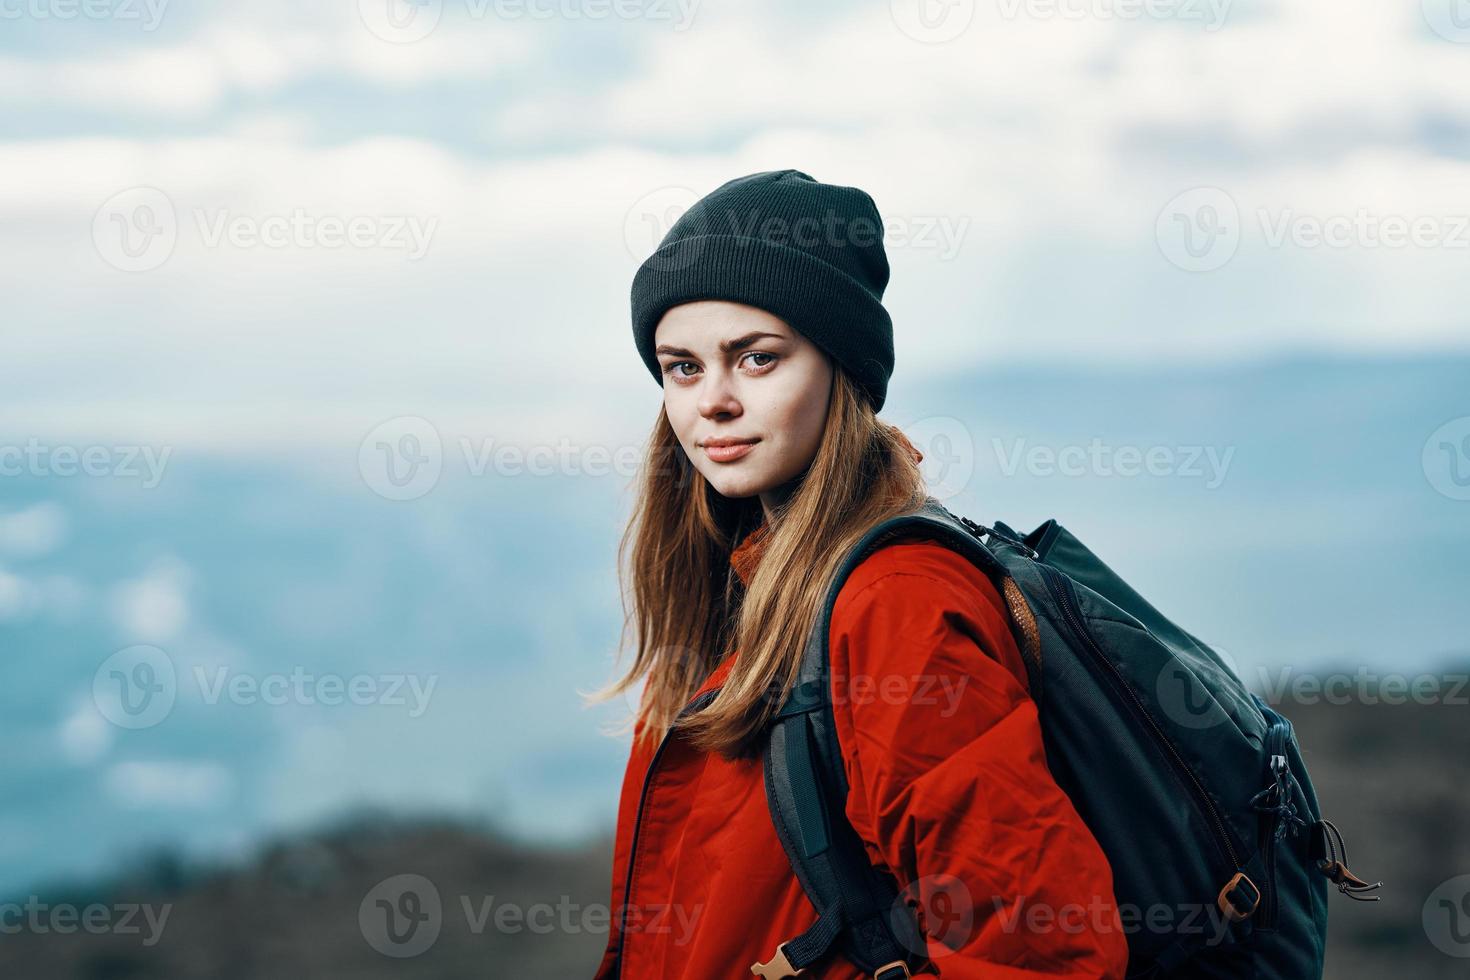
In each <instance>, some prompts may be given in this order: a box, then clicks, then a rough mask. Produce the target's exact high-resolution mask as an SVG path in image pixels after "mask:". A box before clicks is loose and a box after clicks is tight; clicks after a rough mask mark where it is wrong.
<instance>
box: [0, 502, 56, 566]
mask: <svg viewBox="0 0 1470 980" xmlns="http://www.w3.org/2000/svg"><path fill="white" fill-rule="evenodd" d="M66 528H67V519H66V511H65V510H64V509H63V508H62V507H61V505H60V504H58V503H55V502H54V501H43V502H41V503H38V504H32V505H31V506H29V507H23V508H21V509H20V510H14V511H10V512H9V513H4V512H0V553H3V554H5V555H7V556H9V557H11V558H40V557H42V556H44V555H48V554H50V553H51V552H53V551H55V550H56V548H57V547H58V546H59V545H60V544H61V542H62V541H63V540H64V539H65V537H66Z"/></svg>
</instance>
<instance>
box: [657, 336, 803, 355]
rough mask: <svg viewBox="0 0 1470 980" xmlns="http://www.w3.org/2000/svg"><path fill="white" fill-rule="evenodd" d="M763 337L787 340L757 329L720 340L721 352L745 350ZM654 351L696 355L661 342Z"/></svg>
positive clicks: (728, 352) (690, 351)
mask: <svg viewBox="0 0 1470 980" xmlns="http://www.w3.org/2000/svg"><path fill="white" fill-rule="evenodd" d="M762 337H772V338H775V339H776V340H785V339H786V338H785V337H783V336H781V335H780V334H778V333H764V332H762V331H759V330H757V331H756V332H754V333H748V334H746V335H745V336H743V337H736V338H735V339H734V340H722V341H720V353H721V354H733V353H734V352H735V351H738V350H744V349H745V348H747V347H749V346H750V345H751V344H753V343H755V342H756V341H757V340H760V339H761V338H762ZM654 353H655V354H672V355H673V356H675V357H694V356H695V354H694V352H693V351H692V350H688V349H686V348H683V347H670V346H669V345H668V344H659V345H658V347H657V348H655V349H654Z"/></svg>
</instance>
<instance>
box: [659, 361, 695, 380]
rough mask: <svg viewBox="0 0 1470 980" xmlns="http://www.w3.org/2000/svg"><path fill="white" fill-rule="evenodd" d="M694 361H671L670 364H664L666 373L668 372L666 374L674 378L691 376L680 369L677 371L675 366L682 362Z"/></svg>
mask: <svg viewBox="0 0 1470 980" xmlns="http://www.w3.org/2000/svg"><path fill="white" fill-rule="evenodd" d="M693 363H694V362H693V361H670V362H669V363H668V364H665V365H664V374H666V375H668V376H670V377H673V378H687V377H689V375H687V374H682V373H680V372H679V371H676V370H675V368H677V367H678V366H679V365H681V364H693Z"/></svg>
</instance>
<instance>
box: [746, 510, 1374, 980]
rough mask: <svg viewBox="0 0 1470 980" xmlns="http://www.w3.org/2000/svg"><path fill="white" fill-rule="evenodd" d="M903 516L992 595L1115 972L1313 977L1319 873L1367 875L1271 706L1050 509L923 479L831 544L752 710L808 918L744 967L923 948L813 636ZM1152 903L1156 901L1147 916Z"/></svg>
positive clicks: (784, 968)
mask: <svg viewBox="0 0 1470 980" xmlns="http://www.w3.org/2000/svg"><path fill="white" fill-rule="evenodd" d="M916 533H918V534H922V535H923V536H925V537H928V538H931V539H933V540H935V541H938V542H940V543H942V544H944V545H946V546H947V547H950V548H953V549H954V550H956V551H958V552H960V553H961V554H963V555H965V556H966V557H968V558H969V559H970V560H971V561H972V562H974V563H975V564H976V565H977V566H979V567H980V568H981V569H983V570H984V571H985V572H986V573H987V575H988V576H989V577H990V579H991V580H992V582H993V583H994V584H995V585H996V587H997V589H998V590H1001V591H1002V594H1003V595H1004V596H1005V597H1006V599H1007V603H1008V605H1009V606H1010V608H1011V612H1012V618H1013V620H1015V621H1016V631H1017V634H1018V640H1019V641H1020V643H1021V647H1022V652H1023V654H1025V655H1026V656H1025V659H1026V662H1027V670H1028V673H1029V682H1030V689H1031V694H1032V697H1033V698H1034V700H1035V701H1036V703H1037V707H1038V709H1039V712H1040V718H1041V727H1042V737H1043V741H1044V743H1045V747H1046V757H1047V765H1048V767H1049V768H1050V770H1051V772H1052V775H1053V776H1054V777H1055V779H1056V781H1057V783H1058V784H1059V785H1060V786H1061V788H1062V789H1063V790H1064V791H1065V792H1066V793H1067V795H1068V796H1069V797H1070V798H1071V800H1072V803H1073V805H1074V806H1075V807H1076V808H1077V811H1078V813H1079V814H1081V816H1082V819H1083V820H1084V821H1085V822H1086V824H1087V826H1088V828H1089V829H1090V830H1091V831H1092V833H1093V835H1094V836H1095V837H1096V838H1097V840H1098V843H1099V844H1100V845H1101V846H1102V849H1103V851H1104V852H1105V853H1106V855H1107V858H1108V861H1109V863H1110V864H1111V867H1112V872H1113V884H1114V892H1115V896H1116V899H1117V902H1118V905H1119V909H1120V912H1123V913H1124V915H1123V918H1122V920H1121V923H1122V926H1123V928H1124V930H1125V931H1127V932H1128V933H1129V935H1128V943H1129V954H1130V956H1129V972H1128V976H1129V977H1163V976H1169V975H1187V976H1189V977H1242V976H1249V977H1255V978H1261V980H1276V978H1279V980H1311V978H1318V977H1320V976H1321V975H1322V969H1323V947H1324V944H1325V942H1326V936H1327V885H1328V881H1329V880H1331V881H1333V882H1335V883H1337V885H1338V887H1339V889H1340V890H1341V891H1342V892H1343V893H1344V894H1347V895H1350V896H1352V897H1354V898H1361V897H1363V896H1361V895H1360V894H1359V893H1361V892H1364V891H1368V890H1371V889H1375V888H1377V887H1378V886H1379V885H1380V884H1381V882H1378V883H1374V884H1369V883H1367V882H1364V881H1363V880H1361V879H1359V878H1358V877H1356V876H1355V875H1353V874H1352V872H1350V871H1349V870H1348V869H1347V864H1346V859H1347V854H1346V850H1345V849H1344V847H1343V842H1342V838H1341V835H1340V834H1338V832H1337V828H1336V827H1335V826H1334V825H1333V824H1332V823H1331V822H1330V821H1327V820H1323V819H1322V818H1321V813H1320V812H1319V810H1318V806H1317V797H1316V794H1315V793H1314V792H1313V789H1312V783H1311V780H1310V779H1309V778H1308V776H1307V770H1306V765H1305V764H1304V763H1303V761H1302V755H1301V752H1300V750H1299V748H1298V746H1297V741H1296V736H1295V734H1294V733H1293V730H1292V726H1291V722H1289V721H1288V720H1287V719H1286V718H1285V717H1283V716H1282V715H1281V714H1279V713H1278V712H1276V711H1275V710H1273V709H1272V708H1271V707H1270V706H1269V705H1267V703H1266V702H1265V701H1264V700H1262V699H1261V698H1260V697H1259V696H1257V695H1256V694H1254V693H1253V692H1251V691H1250V690H1248V689H1247V688H1246V687H1245V685H1244V684H1243V683H1242V682H1241V681H1240V679H1239V678H1238V677H1237V676H1236V675H1235V673H1234V672H1233V671H1232V670H1231V669H1230V668H1229V667H1227V666H1226V664H1225V663H1224V661H1222V659H1221V658H1220V656H1219V655H1218V654H1217V653H1216V652H1215V651H1214V650H1212V649H1210V647H1209V646H1208V645H1207V644H1205V643H1202V642H1200V641H1199V640H1198V639H1197V638H1195V637H1194V636H1192V635H1190V634H1189V633H1187V632H1185V631H1184V630H1183V629H1180V628H1179V627H1178V626H1176V625H1174V624H1173V623H1171V622H1170V621H1169V620H1168V619H1166V618H1165V617H1164V616H1163V615H1161V614H1160V613H1159V612H1158V611H1157V610H1156V609H1154V608H1153V607H1152V606H1150V605H1149V604H1148V603H1147V602H1146V601H1144V599H1143V598H1142V597H1141V596H1140V595H1139V594H1138V593H1137V592H1135V591H1134V590H1133V589H1131V588H1130V587H1129V586H1128V585H1127V583H1125V582H1124V581H1123V580H1122V579H1120V578H1118V577H1117V576H1116V575H1115V574H1113V572H1112V571H1110V570H1109V569H1108V567H1107V566H1106V565H1104V564H1103V563H1102V562H1101V561H1099V560H1098V559H1097V557H1096V556H1094V555H1093V554H1092V553H1091V552H1090V551H1088V550H1087V548H1086V547H1084V546H1083V545H1082V543H1081V542H1080V541H1078V540H1077V539H1076V538H1074V537H1073V536H1072V535H1071V534H1069V533H1068V532H1067V531H1066V530H1065V529H1064V528H1062V526H1061V525H1059V524H1057V523H1056V521H1047V522H1046V523H1045V524H1043V525H1041V526H1040V527H1038V528H1037V529H1036V530H1034V531H1032V532H1031V533H1030V534H1028V535H1025V536H1024V537H1022V536H1021V535H1018V534H1017V533H1016V532H1014V531H1012V530H1011V529H1010V528H1008V527H1006V526H1005V525H1004V524H1000V523H997V524H996V525H995V527H994V528H993V529H992V528H987V527H984V526H982V525H979V524H976V523H974V522H973V521H970V520H968V519H966V518H963V517H957V516H955V515H954V514H951V513H950V512H949V511H948V510H946V509H945V508H944V506H943V505H942V504H940V502H939V501H938V500H936V499H934V498H932V497H931V498H929V500H928V501H927V503H926V504H925V506H924V507H923V508H921V509H920V510H918V511H915V512H913V513H911V514H905V515H901V516H899V517H895V518H891V519H890V520H888V521H885V522H884V523H882V524H880V525H879V526H877V527H875V528H873V529H872V530H871V531H870V532H869V533H868V534H867V535H866V536H865V537H864V538H863V539H862V540H861V541H860V542H859V543H858V545H857V546H856V547H855V548H854V549H853V551H852V552H851V553H850V554H849V555H848V557H847V559H846V561H845V562H844V563H843V564H842V566H841V568H840V570H839V572H838V575H837V577H836V579H835V580H834V581H833V583H832V585H831V588H830V590H829V591H828V594H827V599H826V603H825V605H824V608H823V612H822V614H821V615H820V616H818V618H817V621H816V623H815V625H814V627H813V630H812V633H811V635H810V637H809V639H808V642H807V646H806V650H805V652H804V654H803V661H802V666H801V673H800V677H799V681H798V683H797V685H796V686H795V688H794V689H793V691H792V694H791V696H790V697H789V698H788V700H787V701H786V703H785V704H784V705H783V706H782V709H781V711H780V713H779V715H778V716H777V719H776V721H775V723H774V724H773V725H772V727H771V731H770V737H769V740H768V742H767V744H766V747H765V751H764V760H763V761H764V767H765V781H766V794H767V798H768V800H769V803H770V807H771V814H772V818H773V819H774V821H775V824H776V829H777V833H778V836H779V837H780V838H781V843H782V846H783V847H784V848H785V849H786V853H787V855H788V857H789V858H790V859H791V863H792V867H793V869H794V870H795V872H796V875H797V877H798V878H799V879H800V881H801V884H802V887H803V889H804V890H805V892H806V894H807V896H808V897H809V898H810V899H811V901H812V903H813V904H814V905H815V906H816V908H817V910H818V912H819V913H820V917H819V919H818V920H817V922H816V923H814V924H813V925H812V926H811V928H809V929H808V930H807V931H806V932H804V933H802V934H801V935H800V936H797V937H795V938H793V939H792V940H790V941H788V942H786V943H783V944H781V946H780V947H778V949H777V950H776V951H775V954H776V955H774V956H773V957H772V959H771V961H770V962H769V963H765V964H757V965H755V966H753V967H752V968H751V970H752V972H754V973H757V974H758V975H762V976H767V977H781V976H788V975H792V974H794V973H795V971H797V970H800V969H803V968H805V967H806V966H808V965H809V964H812V963H815V962H817V961H819V960H821V959H822V958H823V957H825V956H826V955H827V954H828V952H829V951H830V950H832V949H834V948H840V949H841V950H842V951H843V953H844V954H845V955H846V956H847V957H848V958H849V959H850V960H852V961H853V962H854V963H856V964H857V965H858V966H860V967H861V968H862V969H864V970H865V971H867V972H869V973H872V974H873V975H874V976H875V977H877V978H879V980H893V978H901V977H905V976H908V975H909V974H910V972H911V971H913V970H916V969H918V968H919V967H920V966H921V965H923V964H924V963H925V962H926V955H925V951H926V940H925V939H924V937H923V936H922V935H921V934H920V932H919V928H918V924H917V923H916V921H915V920H914V916H913V914H912V912H911V911H910V909H909V907H908V905H907V904H905V902H904V901H902V900H900V893H899V889H898V886H897V883H896V882H895V881H894V880H893V878H892V876H891V875H889V874H888V873H887V872H886V871H884V870H881V869H879V868H875V867H874V866H873V865H871V864H870V863H869V861H868V859H867V856H866V853H865V851H864V848H863V845H862V842H861V840H859V839H858V837H857V834H856V832H855V831H853V829H852V828H851V826H849V825H848V824H847V822H846V820H844V819H843V813H844V801H845V799H846V795H847V782H846V775H845V772H844V769H843V766H842V757H841V754H840V750H839V747H838V745H837V740H836V732H835V730H834V728H833V723H832V704H831V682H830V679H829V663H828V650H827V644H828V636H829V633H830V629H831V616H832V607H833V604H834V603H835V601H836V598H837V593H838V590H839V589H841V587H842V584H843V582H844V581H846V579H847V577H848V575H849V574H850V573H851V572H852V570H853V569H854V568H855V567H856V566H857V564H858V563H859V562H860V561H862V560H863V559H864V558H865V557H867V556H868V555H869V554H871V553H872V552H873V551H875V550H876V549H878V548H880V547H882V546H883V545H884V544H885V543H888V542H890V541H892V539H894V538H896V537H900V536H909V535H913V534H916ZM986 539H988V542H987V541H986ZM1181 800H1183V801H1187V803H1186V804H1185V805H1180V801H1181ZM834 816H835V818H836V819H834ZM987 897H988V896H977V899H979V900H981V901H983V900H984V899H985V898H987ZM997 897H998V898H1001V899H1003V900H1008V899H1009V898H1010V896H997ZM1371 900H1374V901H1376V900H1377V896H1372V899H1371ZM1158 907H1162V908H1163V909H1164V910H1167V911H1166V912H1165V913H1164V914H1153V917H1152V918H1151V917H1150V913H1149V910H1150V909H1154V908H1158ZM1129 913H1131V914H1129ZM1130 923H1131V925H1132V928H1130ZM1160 923H1167V924H1165V925H1161V924H1160ZM1186 964H1187V965H1186Z"/></svg>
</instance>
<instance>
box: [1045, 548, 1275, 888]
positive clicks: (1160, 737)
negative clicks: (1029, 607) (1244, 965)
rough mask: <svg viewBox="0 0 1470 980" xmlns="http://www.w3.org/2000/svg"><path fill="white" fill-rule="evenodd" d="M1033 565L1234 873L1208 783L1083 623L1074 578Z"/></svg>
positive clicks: (1231, 854) (1234, 864)
mask: <svg viewBox="0 0 1470 980" xmlns="http://www.w3.org/2000/svg"><path fill="white" fill-rule="evenodd" d="M1033 564H1035V565H1036V567H1037V568H1039V569H1041V572H1042V578H1043V579H1045V580H1046V583H1047V588H1048V589H1049V590H1050V591H1051V593H1052V596H1053V597H1054V598H1055V599H1056V600H1057V605H1058V607H1059V608H1060V609H1061V610H1062V618H1063V619H1065V620H1066V621H1067V625H1068V627H1069V628H1070V629H1071V630H1072V632H1073V633H1074V634H1075V635H1076V636H1077V638H1078V639H1079V640H1081V642H1082V645H1083V646H1084V647H1086V648H1087V650H1088V652H1089V653H1091V654H1092V656H1093V659H1094V660H1096V661H1097V662H1098V663H1099V664H1100V665H1102V666H1103V667H1105V668H1106V669H1107V670H1108V672H1109V673H1110V674H1111V675H1112V676H1113V678H1114V680H1115V681H1116V686H1117V687H1118V688H1119V689H1120V690H1122V691H1123V692H1124V693H1125V694H1126V695H1127V696H1128V698H1129V700H1130V701H1131V702H1132V704H1133V707H1134V709H1135V710H1136V712H1137V713H1138V715H1139V717H1141V718H1142V719H1143V720H1144V721H1146V722H1147V723H1148V726H1149V728H1150V729H1151V730H1152V731H1153V733H1154V737H1155V738H1156V739H1157V741H1158V742H1159V744H1160V745H1162V746H1163V747H1164V748H1165V749H1167V750H1168V753H1169V757H1170V759H1172V760H1173V763H1174V768H1175V771H1176V773H1177V774H1179V775H1181V776H1183V777H1184V779H1185V781H1186V785H1187V786H1188V787H1190V788H1191V789H1192V790H1193V792H1194V796H1195V799H1196V800H1197V802H1199V804H1200V805H1201V808H1202V809H1203V810H1204V812H1205V813H1206V814H1207V815H1208V816H1209V818H1210V820H1211V822H1212V823H1213V825H1214V829H1215V833H1214V835H1213V839H1214V840H1215V842H1216V845H1217V847H1218V848H1221V849H1222V853H1223V856H1224V857H1225V858H1226V859H1227V860H1228V861H1229V862H1230V872H1231V873H1234V872H1235V871H1236V870H1238V869H1239V868H1240V867H1241V864H1240V858H1239V857H1238V856H1237V854H1236V852H1235V846H1234V845H1233V844H1232V843H1231V841H1230V833H1229V831H1228V830H1226V828H1225V822H1224V820H1223V819H1222V818H1221V816H1220V811H1219V810H1218V809H1217V808H1216V807H1215V804H1214V802H1212V801H1211V800H1210V796H1209V794H1208V793H1207V792H1205V788H1204V786H1203V785H1201V784H1200V781H1199V778H1198V777H1197V776H1195V774H1194V771H1193V770H1191V769H1190V768H1189V766H1188V765H1187V764H1186V763H1185V762H1184V759H1183V758H1182V757H1181V756H1180V755H1179V750H1178V749H1176V748H1175V747H1174V743H1173V742H1171V741H1169V738H1168V736H1167V735H1165V734H1164V731H1163V729H1162V728H1160V727H1159V723H1158V722H1157V721H1155V720H1154V717H1153V715H1151V714H1149V712H1148V709H1147V708H1145V707H1144V704H1143V702H1142V701H1140V700H1139V698H1138V695H1137V694H1136V693H1134V691H1133V688H1132V687H1130V686H1129V684H1128V682H1127V680H1125V679H1124V677H1123V675H1122V673H1121V672H1120V671H1119V670H1118V668H1117V665H1115V664H1114V663H1113V662H1112V661H1111V660H1109V659H1108V657H1107V654H1105V653H1103V652H1102V650H1100V649H1099V648H1098V646H1097V643H1096V642H1095V641H1094V640H1093V639H1092V635H1091V634H1090V633H1089V632H1088V631H1087V629H1086V627H1085V626H1084V625H1083V622H1082V610H1081V608H1080V606H1079V605H1078V603H1077V596H1076V592H1075V590H1073V588H1072V585H1071V582H1070V580H1068V579H1067V578H1066V577H1065V576H1063V575H1062V573H1061V572H1059V571H1057V570H1056V569H1054V568H1052V567H1051V566H1050V565H1046V564H1044V563H1042V562H1039V561H1033ZM1273 890H1274V889H1273V888H1272V883H1270V882H1266V883H1264V884H1263V885H1261V891H1262V892H1263V893H1268V892H1270V891H1273ZM1262 897H1263V899H1264V898H1265V897H1266V895H1265V894H1263V896H1262Z"/></svg>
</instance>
